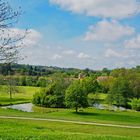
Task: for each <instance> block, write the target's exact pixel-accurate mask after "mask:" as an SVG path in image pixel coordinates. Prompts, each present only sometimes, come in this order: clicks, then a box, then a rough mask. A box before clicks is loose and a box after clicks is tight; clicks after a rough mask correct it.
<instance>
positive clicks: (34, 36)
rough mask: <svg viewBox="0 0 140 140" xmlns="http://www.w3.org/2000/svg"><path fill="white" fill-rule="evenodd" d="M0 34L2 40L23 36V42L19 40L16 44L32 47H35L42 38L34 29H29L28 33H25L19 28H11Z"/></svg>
mask: <svg viewBox="0 0 140 140" xmlns="http://www.w3.org/2000/svg"><path fill="white" fill-rule="evenodd" d="M0 34H1V37H2V38H13V39H14V38H22V37H24V36H25V38H24V39H23V40H20V41H18V42H17V45H18V44H21V42H22V43H23V46H27V47H30V46H34V45H37V43H38V42H39V40H40V39H41V38H42V35H41V33H39V32H38V31H36V30H34V29H30V30H28V31H25V30H24V29H19V28H11V29H6V30H0Z"/></svg>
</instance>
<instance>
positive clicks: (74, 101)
mask: <svg viewBox="0 0 140 140" xmlns="http://www.w3.org/2000/svg"><path fill="white" fill-rule="evenodd" d="M87 95H88V89H87V88H86V86H83V83H82V82H81V81H74V82H73V83H72V84H71V85H70V86H69V88H68V89H67V91H66V95H65V102H66V106H67V107H70V108H75V109H76V112H78V108H80V107H88V101H87Z"/></svg>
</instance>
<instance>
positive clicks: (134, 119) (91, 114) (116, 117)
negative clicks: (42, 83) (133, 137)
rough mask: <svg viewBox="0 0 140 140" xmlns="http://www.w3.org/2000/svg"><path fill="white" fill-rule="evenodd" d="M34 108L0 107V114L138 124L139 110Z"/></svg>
mask: <svg viewBox="0 0 140 140" xmlns="http://www.w3.org/2000/svg"><path fill="white" fill-rule="evenodd" d="M34 109H35V112H32V113H26V112H22V111H17V110H12V109H0V115H1V116H2V115H3V116H25V117H36V118H52V119H63V120H74V121H85V122H99V123H110V124H123V125H134V126H140V112H133V111H129V112H128V111H127V112H122V111H116V112H112V111H107V110H97V109H93V108H88V109H84V110H83V111H81V112H79V113H78V114H76V113H75V110H70V109H50V108H40V107H34Z"/></svg>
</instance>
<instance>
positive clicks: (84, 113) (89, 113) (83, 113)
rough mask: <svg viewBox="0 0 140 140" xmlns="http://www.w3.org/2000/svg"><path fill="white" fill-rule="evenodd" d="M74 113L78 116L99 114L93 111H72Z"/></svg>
mask: <svg viewBox="0 0 140 140" xmlns="http://www.w3.org/2000/svg"><path fill="white" fill-rule="evenodd" d="M72 113H73V114H75V115H79V116H88V117H89V116H99V115H100V114H98V113H94V112H77V113H76V112H72Z"/></svg>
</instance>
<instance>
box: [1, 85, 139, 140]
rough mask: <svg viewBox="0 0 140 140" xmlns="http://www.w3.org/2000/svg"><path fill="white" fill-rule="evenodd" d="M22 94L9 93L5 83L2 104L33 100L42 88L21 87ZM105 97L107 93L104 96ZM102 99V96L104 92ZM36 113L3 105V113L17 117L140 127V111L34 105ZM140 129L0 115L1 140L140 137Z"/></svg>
mask: <svg viewBox="0 0 140 140" xmlns="http://www.w3.org/2000/svg"><path fill="white" fill-rule="evenodd" d="M20 88H21V91H23V92H22V93H17V94H14V95H13V99H11V100H10V99H9V95H8V94H7V93H5V90H4V88H3V86H1V90H0V104H1V105H8V104H18V103H25V102H31V100H32V96H33V94H34V93H35V92H36V91H37V90H39V88H35V87H20ZM104 96H105V95H104ZM100 98H105V97H103V94H102V95H101V97H100ZM33 110H34V112H31V113H27V112H22V111H17V110H13V109H2V108H0V116H18V117H26V118H48V119H59V120H72V121H76V122H78V121H79V122H80V121H81V122H96V123H104V124H115V125H127V126H128V125H129V126H140V112H134V111H116V112H114V111H108V110H98V109H95V108H87V109H80V111H79V113H78V114H77V113H75V110H72V109H59V108H57V109H52V108H43V107H33ZM139 131H140V129H136V128H118V127H112V126H96V125H88V124H86V125H85V124H74V123H67V122H65V123H64V122H50V121H47V120H44V121H42V120H28V119H27V120H25V119H22V120H20V119H17V118H16V119H7V118H4V119H2V118H0V140H139V139H140V133H139Z"/></svg>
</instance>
